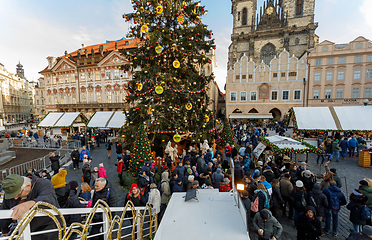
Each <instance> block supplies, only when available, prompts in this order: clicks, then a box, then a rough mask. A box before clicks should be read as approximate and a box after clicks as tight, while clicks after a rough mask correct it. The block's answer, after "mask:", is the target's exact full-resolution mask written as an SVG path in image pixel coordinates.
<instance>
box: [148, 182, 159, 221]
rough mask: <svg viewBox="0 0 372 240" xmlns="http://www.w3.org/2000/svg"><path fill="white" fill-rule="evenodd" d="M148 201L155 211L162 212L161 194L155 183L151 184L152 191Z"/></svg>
mask: <svg viewBox="0 0 372 240" xmlns="http://www.w3.org/2000/svg"><path fill="white" fill-rule="evenodd" d="M148 203H149V204H150V206H151V207H152V209H153V211H154V212H155V213H156V214H158V213H159V212H160V203H161V196H160V191H159V190H158V188H157V186H156V184H155V183H151V184H150V193H149V201H148Z"/></svg>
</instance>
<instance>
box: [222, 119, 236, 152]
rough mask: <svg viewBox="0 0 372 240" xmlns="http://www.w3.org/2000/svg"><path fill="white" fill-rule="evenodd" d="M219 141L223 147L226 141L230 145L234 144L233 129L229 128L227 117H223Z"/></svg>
mask: <svg viewBox="0 0 372 240" xmlns="http://www.w3.org/2000/svg"><path fill="white" fill-rule="evenodd" d="M220 143H221V144H220V145H221V146H223V147H224V146H225V145H226V143H229V144H230V145H233V144H234V134H233V131H232V130H231V125H230V122H229V120H228V119H225V122H224V124H223V129H222V136H221V141H220Z"/></svg>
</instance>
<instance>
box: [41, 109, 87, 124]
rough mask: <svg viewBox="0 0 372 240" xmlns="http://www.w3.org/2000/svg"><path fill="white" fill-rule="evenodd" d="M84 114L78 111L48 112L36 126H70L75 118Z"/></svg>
mask: <svg viewBox="0 0 372 240" xmlns="http://www.w3.org/2000/svg"><path fill="white" fill-rule="evenodd" d="M79 116H81V117H82V118H83V119H85V116H84V115H83V114H82V113H80V112H50V113H48V114H47V115H46V116H45V117H44V118H43V119H42V120H41V121H40V123H39V124H38V125H37V126H38V127H70V126H71V125H73V124H74V122H75V120H76V119H77V118H78V117H79Z"/></svg>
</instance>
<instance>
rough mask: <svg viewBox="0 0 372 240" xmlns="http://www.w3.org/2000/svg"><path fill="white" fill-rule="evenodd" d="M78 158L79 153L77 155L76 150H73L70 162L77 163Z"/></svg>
mask: <svg viewBox="0 0 372 240" xmlns="http://www.w3.org/2000/svg"><path fill="white" fill-rule="evenodd" d="M79 157H80V153H79V151H78V150H76V151H75V150H74V151H72V153H71V160H72V161H74V160H75V161H77V160H79Z"/></svg>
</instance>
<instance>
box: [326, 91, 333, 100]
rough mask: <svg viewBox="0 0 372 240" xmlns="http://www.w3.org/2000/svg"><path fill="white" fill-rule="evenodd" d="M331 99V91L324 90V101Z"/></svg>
mask: <svg viewBox="0 0 372 240" xmlns="http://www.w3.org/2000/svg"><path fill="white" fill-rule="evenodd" d="M331 97H332V89H326V90H325V96H324V98H325V99H330V98H331Z"/></svg>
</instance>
